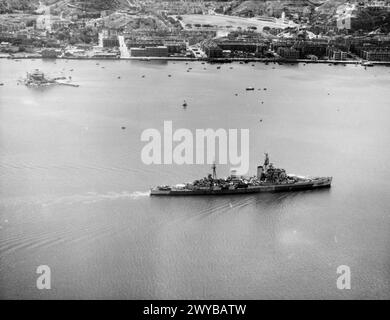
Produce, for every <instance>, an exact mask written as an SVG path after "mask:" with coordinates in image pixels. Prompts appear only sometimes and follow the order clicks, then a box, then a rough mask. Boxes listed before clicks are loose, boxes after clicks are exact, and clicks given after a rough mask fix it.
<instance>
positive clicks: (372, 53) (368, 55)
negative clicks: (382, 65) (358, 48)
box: [362, 48, 390, 61]
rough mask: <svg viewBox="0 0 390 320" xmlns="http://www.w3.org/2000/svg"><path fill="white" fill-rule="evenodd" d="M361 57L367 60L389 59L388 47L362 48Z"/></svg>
mask: <svg viewBox="0 0 390 320" xmlns="http://www.w3.org/2000/svg"><path fill="white" fill-rule="evenodd" d="M362 58H363V59H365V60H369V61H390V48H376V49H371V50H364V51H363V54H362Z"/></svg>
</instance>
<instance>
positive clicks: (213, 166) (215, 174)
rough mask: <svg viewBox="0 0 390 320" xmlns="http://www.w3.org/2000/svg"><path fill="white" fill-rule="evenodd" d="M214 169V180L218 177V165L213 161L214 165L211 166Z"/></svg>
mask: <svg viewBox="0 0 390 320" xmlns="http://www.w3.org/2000/svg"><path fill="white" fill-rule="evenodd" d="M211 168H212V169H213V180H216V179H217V166H216V165H215V162H213V165H212V167H211Z"/></svg>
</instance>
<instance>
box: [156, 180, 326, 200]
mask: <svg viewBox="0 0 390 320" xmlns="http://www.w3.org/2000/svg"><path fill="white" fill-rule="evenodd" d="M331 183H332V178H331V177H329V178H328V177H327V178H320V179H316V180H312V181H304V182H296V183H288V184H287V183H286V184H263V185H260V186H248V187H247V188H236V189H197V190H187V189H171V190H159V189H152V190H151V191H150V195H152V196H195V195H203V196H205V195H229V194H245V193H263V192H289V191H302V190H312V189H321V188H330V186H331Z"/></svg>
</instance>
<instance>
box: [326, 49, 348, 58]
mask: <svg viewBox="0 0 390 320" xmlns="http://www.w3.org/2000/svg"><path fill="white" fill-rule="evenodd" d="M326 55H327V56H328V58H329V59H330V60H347V57H348V53H347V52H345V51H342V50H340V49H338V48H336V47H328V48H327V49H326Z"/></svg>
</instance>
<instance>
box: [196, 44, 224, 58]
mask: <svg viewBox="0 0 390 320" xmlns="http://www.w3.org/2000/svg"><path fill="white" fill-rule="evenodd" d="M200 47H201V49H202V50H203V51H204V53H205V54H206V55H207V57H209V58H221V57H223V49H221V48H220V47H219V46H218V44H217V43H216V42H215V41H214V40H204V41H202V42H201V45H200Z"/></svg>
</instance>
